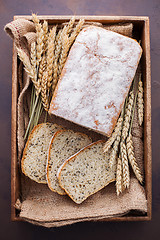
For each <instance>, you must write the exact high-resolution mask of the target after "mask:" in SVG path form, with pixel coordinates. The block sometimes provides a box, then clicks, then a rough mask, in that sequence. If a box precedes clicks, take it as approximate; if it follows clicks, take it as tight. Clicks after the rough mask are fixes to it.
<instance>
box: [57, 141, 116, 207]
mask: <svg viewBox="0 0 160 240" xmlns="http://www.w3.org/2000/svg"><path fill="white" fill-rule="evenodd" d="M103 145H104V142H103V141H102V140H99V141H97V142H94V143H91V144H90V145H88V146H87V147H85V148H83V149H82V150H80V151H79V152H78V153H76V154H74V155H73V156H72V157H70V158H69V159H67V160H66V161H65V162H64V163H63V164H62V165H61V167H60V168H59V170H58V174H57V175H58V180H59V184H60V186H61V187H62V188H63V189H64V190H65V192H66V193H67V194H68V195H69V197H70V198H71V199H72V200H73V201H74V202H76V203H77V204H80V203H82V202H83V201H84V200H85V199H86V198H88V197H89V196H90V195H92V194H94V193H96V192H98V191H99V190H101V189H102V188H104V187H105V186H107V185H108V184H109V183H111V182H113V181H115V179H116V164H114V166H113V167H112V168H110V167H109V153H104V152H103Z"/></svg>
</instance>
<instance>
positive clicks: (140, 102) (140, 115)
mask: <svg viewBox="0 0 160 240" xmlns="http://www.w3.org/2000/svg"><path fill="white" fill-rule="evenodd" d="M137 103H138V120H139V125H140V126H141V125H142V123H143V105H144V103H143V83H142V80H141V79H140V81H139V83H138V96H137Z"/></svg>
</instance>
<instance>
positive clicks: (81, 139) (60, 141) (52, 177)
mask: <svg viewBox="0 0 160 240" xmlns="http://www.w3.org/2000/svg"><path fill="white" fill-rule="evenodd" d="M91 142H92V140H91V139H90V138H89V137H88V136H87V135H85V134H83V133H80V132H74V131H72V130H61V131H58V132H56V133H55V135H54V136H53V138H52V140H51V143H50V146H49V154H48V165H47V181H48V186H49V188H50V189H51V190H52V191H54V192H57V193H59V194H61V195H63V194H66V193H65V191H64V190H63V189H62V188H61V187H60V186H59V183H58V179H57V170H58V169H59V167H60V166H61V165H62V163H63V162H64V161H65V160H66V159H68V158H69V157H70V156H72V155H73V154H75V153H76V152H78V151H79V150H80V149H82V148H84V147H85V146H87V145H88V144H90V143H91Z"/></svg>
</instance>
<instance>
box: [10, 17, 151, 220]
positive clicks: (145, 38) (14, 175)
mask: <svg viewBox="0 0 160 240" xmlns="http://www.w3.org/2000/svg"><path fill="white" fill-rule="evenodd" d="M38 17H39V18H40V20H42V19H46V20H48V21H49V23H50V24H53V23H61V22H64V21H68V20H69V19H70V17H71V16H38ZM80 17H84V18H85V19H86V20H87V21H98V22H101V23H103V24H105V23H118V22H133V23H134V24H136V25H140V26H144V29H143V34H142V44H143V49H144V54H143V55H144V57H143V63H144V64H143V65H144V68H143V70H144V73H143V75H144V80H145V95H144V100H145V119H144V129H145V133H144V139H145V142H144V146H145V152H144V158H145V171H146V195H147V200H148V215H147V216H142V217H140V216H137V217H132V216H129V217H125V216H124V217H113V218H107V219H105V220H103V221H145V220H149V219H150V218H151V202H152V193H151V191H152V185H151V104H150V101H151V100H150V98H151V95H150V94H151V86H150V81H151V77H150V40H149V38H150V37H149V19H148V17H132V16H131V17H130V16H129V17H128V16H112V17H111V16H77V19H79V18H80ZM18 18H25V19H31V16H15V17H14V19H18ZM12 66H13V69H12V73H13V74H12V138H11V141H12V143H11V147H12V159H11V166H12V167H11V219H12V220H13V221H17V220H19V221H20V220H21V219H20V218H19V217H18V216H16V210H15V208H14V204H15V201H16V199H17V198H18V197H19V176H18V165H17V136H16V131H17V123H16V119H17V110H16V109H17V94H18V93H17V84H18V82H17V53H16V49H15V47H13V65H12Z"/></svg>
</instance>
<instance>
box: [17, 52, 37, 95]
mask: <svg viewBox="0 0 160 240" xmlns="http://www.w3.org/2000/svg"><path fill="white" fill-rule="evenodd" d="M17 53H18V56H19V58H20V60H21V61H22V62H23V65H24V69H25V71H26V72H27V73H28V75H29V77H30V78H31V80H32V82H33V84H34V86H35V88H36V94H37V95H38V94H39V92H40V86H39V84H38V82H37V76H36V74H35V71H34V68H33V67H32V65H31V62H30V60H29V58H28V57H27V55H26V54H25V53H24V52H23V51H22V50H21V49H19V48H17Z"/></svg>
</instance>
